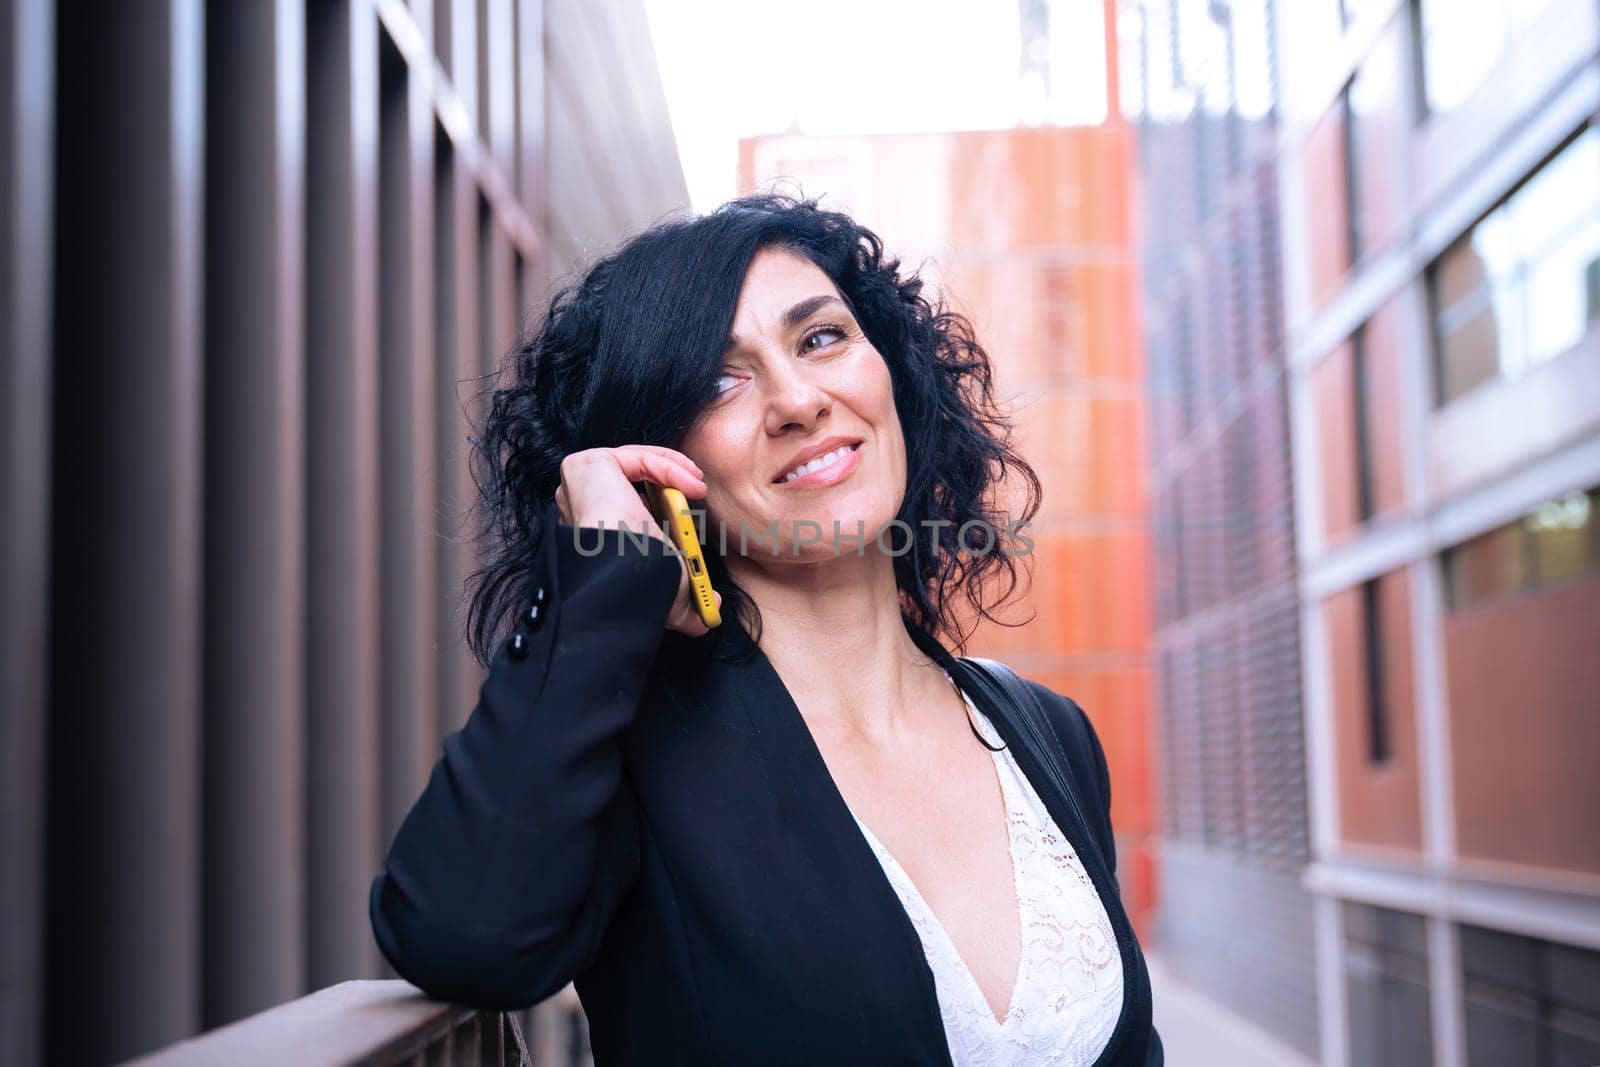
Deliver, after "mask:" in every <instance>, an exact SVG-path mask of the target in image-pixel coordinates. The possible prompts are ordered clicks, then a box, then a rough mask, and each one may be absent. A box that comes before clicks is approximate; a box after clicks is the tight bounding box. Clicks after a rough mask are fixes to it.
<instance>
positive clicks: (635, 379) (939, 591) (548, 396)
mask: <svg viewBox="0 0 1600 1067" xmlns="http://www.w3.org/2000/svg"><path fill="white" fill-rule="evenodd" d="M772 246H777V247H782V248H786V249H789V250H792V251H795V252H797V253H799V254H801V255H804V256H806V257H807V258H808V259H810V260H811V261H812V262H813V263H815V264H816V265H817V266H818V267H820V268H821V269H822V270H823V271H824V272H825V273H826V274H827V275H828V277H829V278H831V279H832V280H833V283H834V285H835V286H836V287H837V288H838V290H839V292H840V295H842V296H843V297H844V299H845V302H846V303H847V304H848V305H849V307H850V310H851V311H852V312H853V314H854V315H855V318H856V321H857V323H858V324H859V325H860V326H861V328H862V330H863V331H864V332H865V333H866V336H867V339H868V340H870V341H871V342H872V344H873V346H874V347H875V348H876V349H877V350H878V352H879V353H880V354H881V355H882V357H883V359H884V361H885V363H887V365H888V369H889V376H890V380H891V381H892V383H893V392H894V402H895V407H896V409H897V411H898V413H899V418H900V427H901V430H902V432H903V433H904V435H905V445H906V489H905V498H904V500H903V502H902V504H901V507H900V511H899V514H898V516H897V517H898V518H899V519H900V520H901V521H902V522H904V523H906V524H907V525H908V526H909V527H910V528H911V529H912V530H913V531H916V533H915V539H914V542H913V545H912V547H911V549H910V550H909V551H906V552H904V553H902V554H900V555H897V556H896V557H895V562H894V567H895V581H896V584H897V585H898V586H899V589H900V600H901V613H902V615H903V616H904V618H905V621H906V624H907V628H908V630H909V631H910V634H911V636H912V638H913V639H914V640H915V641H916V643H917V644H918V646H919V647H921V648H922V649H924V651H926V652H927V653H928V654H929V655H930V656H932V657H933V658H935V659H936V660H938V661H939V662H947V661H948V658H949V655H950V653H949V652H948V651H947V650H946V649H945V647H944V646H943V645H942V644H941V643H940V635H941V634H943V635H947V636H948V637H949V638H950V639H951V641H952V644H953V645H954V647H955V648H957V649H958V650H959V649H961V648H964V647H965V643H966V640H967V638H968V637H969V636H970V634H971V630H972V628H973V627H975V626H976V625H977V623H978V621H979V620H980V619H983V618H988V619H991V620H992V621H998V620H994V616H993V615H991V614H990V607H991V606H993V605H996V604H999V603H1003V602H1004V601H1005V600H1006V599H1007V598H1008V597H1010V595H1011V594H1012V592H1014V591H1015V589H1016V586H1017V573H1016V572H1017V566H1016V556H1014V555H1013V554H1012V553H1010V552H1007V551H1004V544H1003V539H1001V538H998V537H986V538H985V540H986V542H987V543H986V544H985V545H983V546H977V545H972V544H970V543H969V544H966V545H963V544H961V543H960V542H959V540H958V537H959V534H960V532H961V531H962V529H963V525H964V524H966V523H969V522H976V523H987V524H988V528H989V530H993V531H999V530H1002V529H1006V528H1007V525H1006V522H1005V521H1003V519H1002V516H1001V512H1000V509H999V504H998V503H997V501H996V500H995V499H994V496H995V490H996V488H997V485H998V484H999V483H1000V482H1003V481H1009V480H1010V478H1011V477H1012V476H1013V475H1015V476H1016V477H1017V478H1018V479H1019V480H1020V483H1021V487H1022V490H1023V500H1022V506H1021V511H1020V513H1019V515H1018V516H1017V518H1016V519H1015V520H1013V522H1016V523H1025V522H1027V521H1029V520H1031V519H1032V518H1033V516H1034V514H1035V512H1036V511H1037V510H1038V507H1039V501H1040V496H1041V491H1040V486H1039V479H1038V476H1037V475H1036V474H1035V473H1034V471H1033V468H1032V467H1030V466H1029V465H1028V464H1027V462H1026V461H1024V460H1023V459H1022V457H1021V456H1020V455H1019V454H1018V453H1017V452H1016V451H1015V449H1014V448H1013V445H1012V437H1011V427H1010V424H1009V423H1008V422H1007V421H1006V420H1005V419H1004V418H1003V417H1002V415H1001V414H1000V413H999V411H998V409H997V406H996V404H995V398H994V393H993V383H992V372H991V368H990V364H989V357H988V355H987V353H985V352H984V350H983V348H982V347H981V346H980V345H979V344H978V341H977V339H976V338H975V337H974V335H973V330H972V325H971V323H970V322H969V321H968V320H967V319H966V318H965V317H964V316H962V315H960V314H957V313H955V312H952V311H950V310H947V309H946V307H945V305H944V303H943V301H942V299H938V300H937V302H936V303H933V304H930V303H929V300H928V298H927V297H925V296H924V295H923V286H924V283H923V281H922V279H921V278H920V277H919V276H918V275H917V274H915V273H911V274H908V275H904V276H903V275H902V274H901V269H900V261H899V260H898V259H886V258H885V256H884V249H883V242H882V241H881V240H880V239H879V238H878V236H877V235H876V234H874V233H873V232H872V231H871V230H869V229H867V228H866V227H864V226H862V225H861V224H859V223H858V222H856V221H855V220H853V219H852V218H850V217H849V216H848V215H845V214H843V213H840V212H837V211H826V210H823V209H822V208H820V207H819V206H818V204H817V201H816V200H815V199H800V198H796V197H791V196H786V195H781V194H776V193H767V194H761V195H756V196H747V197H742V198H740V199H737V200H731V201H729V202H728V203H726V204H723V205H722V206H721V207H719V208H717V209H716V210H715V211H713V212H711V213H710V214H708V215H701V216H691V217H688V218H669V219H668V220H667V221H664V222H660V223H658V224H656V225H654V226H652V227H651V228H649V229H647V230H645V231H644V232H643V233H640V234H639V235H637V236H635V237H634V238H632V239H631V240H629V241H628V242H626V243H625V244H624V245H622V247H621V248H619V249H618V250H616V251H614V252H612V253H611V254H610V255H607V256H605V257H604V258H602V259H601V260H599V261H598V262H596V263H595V264H594V265H593V266H591V267H590V268H589V269H588V270H587V272H585V273H584V274H583V276H582V277H581V278H579V279H578V280H576V281H573V282H571V283H570V284H568V285H566V286H564V287H562V288H560V289H559V290H558V291H557V292H556V294H555V295H554V296H553V297H552V298H551V300H550V305H549V308H548V311H547V313H546V314H545V315H544V316H543V318H542V320H541V321H540V322H539V323H538V325H537V326H536V327H535V328H534V329H533V331H532V332H531V333H530V334H528V335H526V336H524V337H523V338H522V339H521V340H520V341H519V342H518V343H517V345H516V347H515V348H514V349H513V350H512V351H511V352H510V353H509V354H508V357H507V360H506V365H505V366H504V367H503V368H502V370H501V372H500V382H499V383H498V384H499V387H498V388H494V389H492V392H491V393H490V402H489V405H488V411H487V414H486V416H485V419H484V424H483V428H482V433H481V435H480V436H476V437H473V438H471V444H472V454H471V465H472V473H473V480H474V481H475V482H476V483H477V487H478V492H479V497H478V500H477V505H476V506H477V508H478V509H479V512H480V516H481V524H480V525H479V527H478V531H477V535H478V537H479V539H480V542H481V544H482V548H483V558H484V560H485V561H486V562H485V563H484V565H483V566H482V567H481V568H480V569H479V570H477V571H476V572H474V573H473V574H472V575H471V576H470V577H469V578H468V579H467V584H468V586H469V587H471V588H472V600H471V606H470V609H469V612H468V618H467V640H468V643H469V645H470V647H471V649H472V652H473V654H474V655H475V656H476V657H477V658H478V660H479V662H480V663H482V664H483V665H485V666H487V665H488V663H489V661H490V660H491V659H492V657H493V652H494V647H495V645H496V644H497V643H498V641H499V639H500V637H501V636H502V634H503V633H504V631H505V630H506V629H507V628H508V626H509V625H510V623H511V621H512V617H513V616H514V615H515V613H516V611H517V610H518V608H519V606H520V605H521V604H522V603H523V602H524V601H525V600H526V599H527V598H528V596H529V595H531V592H532V590H531V585H532V582H533V578H532V576H531V575H532V567H533V564H534V561H535V559H536V558H537V550H538V545H539V540H540V537H541V535H543V534H544V533H545V532H546V531H543V530H541V529H540V526H541V524H543V523H545V521H546V507H547V505H548V504H549V502H550V501H551V500H552V499H553V498H554V496H555V492H556V488H557V486H558V485H559V483H560V478H561V461H562V460H563V459H565V458H566V456H568V455H569V454H571V453H573V452H576V451H580V450H582V449H586V448H601V447H616V446H618V445H623V444H656V445H665V446H667V447H670V448H678V447H680V444H681V442H682V441H683V439H684V438H685V436H686V435H687V434H688V432H689V430H690V428H691V427H692V426H693V424H694V422H695V419H696V418H697V417H698V415H699V414H700V412H701V411H703V410H704V409H705V407H706V406H707V404H708V403H709V402H710V401H711V399H712V398H713V396H714V395H715V384H716V381H717V377H718V374H719V373H720V368H721V353H722V352H723V349H724V347H725V346H726V342H727V338H728V335H729V333H730V331H731V329H732V325H733V318H734V312H735V309H736V305H737V303H738V296H739V290H740V287H741V285H742V283H743V281H744V277H745V273H746V271H747V270H748V268H749V265H750V261H751V260H752V259H753V258H754V256H755V254H756V253H757V252H758V251H759V250H761V249H763V248H767V247H772ZM936 299H937V298H936ZM549 514H554V513H553V512H550V513H549ZM982 528H983V527H981V526H980V527H979V529H982ZM707 547H708V548H709V547H710V546H707ZM707 565H708V568H709V571H710V577H711V580H712V584H713V585H714V586H715V587H716V588H717V589H718V591H720V592H721V593H722V596H723V606H724V609H725V613H726V609H728V608H729V607H730V606H731V607H733V608H734V610H736V611H738V612H739V617H740V619H742V620H744V621H745V622H746V624H747V627H748V628H749V630H750V634H751V636H752V637H753V638H755V639H756V640H757V641H759V639H760V632H761V621H760V613H759V611H757V610H756V606H755V603H754V601H752V600H751V598H750V597H749V595H748V594H747V593H745V591H744V590H742V589H740V588H739V587H738V586H737V585H736V584H735V583H734V582H733V581H732V580H731V579H730V578H729V576H728V572H727V569H726V567H725V566H724V564H723V561H722V559H721V558H720V557H718V556H717V555H716V554H715V553H714V552H708V553H707ZM996 573H1004V574H1005V576H1006V578H1007V580H1008V581H1007V585H1006V587H1005V590H1004V591H1003V592H1002V593H1000V594H999V595H998V596H993V595H991V594H992V593H993V590H991V589H989V587H988V586H989V578H990V577H991V576H992V575H994V574H996ZM963 601H964V602H965V605H966V607H970V608H971V609H972V617H971V618H970V619H969V620H968V622H969V623H970V625H968V626H967V627H966V628H965V629H963V623H962V618H961V611H962V602H963ZM728 630H729V627H728V626H727V625H724V626H722V627H720V628H719V629H716V630H713V631H711V633H710V634H708V635H706V636H705V637H703V638H698V639H694V641H693V642H692V643H693V644H695V645H700V646H710V650H711V651H715V646H718V645H720V644H722V642H721V641H720V637H721V636H722V635H724V634H725V633H726V632H727V631H728ZM669 636H671V635H669Z"/></svg>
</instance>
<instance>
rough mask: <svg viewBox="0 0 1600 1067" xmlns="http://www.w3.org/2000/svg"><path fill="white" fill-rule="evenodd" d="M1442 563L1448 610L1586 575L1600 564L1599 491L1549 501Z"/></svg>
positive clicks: (1449, 551)
mask: <svg viewBox="0 0 1600 1067" xmlns="http://www.w3.org/2000/svg"><path fill="white" fill-rule="evenodd" d="M1443 559H1444V568H1445V588H1446V590H1447V593H1448V598H1449V605H1450V609H1451V610H1452V611H1458V610H1461V609H1463V608H1470V607H1473V606H1475V605H1478V604H1482V603H1486V602H1488V601H1491V600H1494V599H1497V598H1499V597H1502V596H1506V595H1509V594H1512V593H1517V592H1521V591H1524V590H1530V589H1538V588H1541V587H1544V586H1548V585H1554V584H1555V583H1557V582H1562V581H1566V580H1568V579H1571V578H1576V577H1579V576H1580V575H1583V574H1586V573H1588V572H1589V571H1591V570H1593V569H1595V567H1596V566H1600V487H1596V488H1594V489H1590V490H1589V491H1588V492H1575V493H1569V494H1567V495H1566V496H1564V497H1561V498H1559V499H1556V500H1552V501H1549V502H1548V503H1546V504H1543V505H1541V506H1540V507H1539V508H1537V509H1536V510H1534V511H1533V512H1531V513H1529V514H1528V515H1527V516H1525V517H1523V518H1521V519H1519V520H1517V521H1516V522H1512V523H1507V524H1506V525H1504V526H1501V527H1498V528H1497V529H1493V530H1490V531H1489V532H1488V533H1484V534H1480V535H1479V536H1477V537H1474V538H1473V539H1472V540H1470V541H1464V542H1462V543H1461V544H1459V545H1455V546H1453V547H1451V548H1448V549H1446V550H1445V552H1444V556H1443Z"/></svg>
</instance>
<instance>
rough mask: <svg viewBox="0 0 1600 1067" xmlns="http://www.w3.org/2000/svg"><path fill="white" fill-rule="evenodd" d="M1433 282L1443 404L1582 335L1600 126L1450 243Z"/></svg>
mask: <svg viewBox="0 0 1600 1067" xmlns="http://www.w3.org/2000/svg"><path fill="white" fill-rule="evenodd" d="M1432 282H1433V286H1432V293H1433V303H1434V329H1435V335H1436V339H1437V347H1438V351H1437V399H1438V402H1439V403H1441V404H1446V403H1449V402H1450V401H1452V400H1454V399H1456V398H1457V397H1459V396H1461V395H1463V394H1464V393H1466V392H1468V391H1469V390H1471V389H1472V388H1473V387H1475V386H1477V385H1479V384H1481V383H1483V382H1485V381H1489V380H1491V379H1494V378H1516V377H1518V376H1520V375H1522V374H1524V373H1526V372H1527V371H1528V370H1530V369H1531V368H1533V367H1535V366H1537V365H1539V364H1540V363H1543V362H1545V361H1547V360H1550V359H1553V358H1554V357H1556V356H1558V355H1560V354H1562V353H1563V352H1565V351H1567V350H1568V349H1569V348H1571V347H1572V346H1573V345H1575V344H1577V343H1578V342H1579V341H1580V340H1582V339H1583V337H1584V336H1585V335H1586V334H1587V332H1588V331H1589V330H1590V328H1591V327H1592V326H1593V325H1594V323H1595V321H1596V319H1597V318H1600V129H1597V128H1596V127H1593V126H1589V127H1586V128H1585V129H1584V131H1583V132H1582V133H1581V134H1580V135H1579V136H1578V137H1577V138H1576V139H1574V140H1573V141H1572V142H1571V143H1569V144H1568V145H1567V146H1566V147H1565V148H1563V149H1562V150H1561V151H1560V152H1558V153H1557V154H1556V155H1555V156H1554V157H1553V158H1552V159H1551V160H1550V161H1549V162H1548V163H1546V164H1545V165H1544V166H1543V167H1541V168H1540V169H1539V170H1538V171H1536V172H1535V173H1534V175H1533V177H1531V178H1530V179H1528V181H1527V182H1525V183H1524V184H1523V185H1522V187H1521V188H1519V189H1518V190H1517V191H1516V192H1515V193H1513V194H1512V195H1511V196H1510V197H1509V198H1508V199H1507V200H1506V201H1505V202H1504V203H1502V204H1501V205H1500V206H1499V207H1497V208H1495V209H1494V210H1493V211H1491V212H1490V213H1489V214H1488V215H1487V216H1485V217H1484V218H1483V219H1482V220H1481V221H1480V222H1479V223H1478V224H1477V225H1476V226H1474V227H1473V228H1472V229H1471V230H1470V231H1469V232H1468V233H1467V234H1466V235H1465V236H1464V237H1462V238H1461V239H1460V240H1459V241H1457V242H1456V243H1455V244H1454V245H1452V246H1451V247H1450V248H1449V249H1447V250H1446V251H1445V253H1444V254H1443V255H1442V256H1440V257H1439V259H1438V260H1437V261H1436V262H1435V263H1434V266H1433V270H1432Z"/></svg>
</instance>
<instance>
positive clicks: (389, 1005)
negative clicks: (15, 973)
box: [129, 979, 579, 1067]
mask: <svg viewBox="0 0 1600 1067" xmlns="http://www.w3.org/2000/svg"><path fill="white" fill-rule="evenodd" d="M568 989H569V990H570V987H568ZM566 992H567V991H566V990H564V991H563V993H566ZM578 1010H579V1009H578V1007H577V1003H576V998H575V997H571V996H563V995H562V994H560V993H558V994H557V995H556V996H554V997H551V998H550V999H549V1000H547V1001H545V1002H544V1003H543V1004H540V1005H539V1006H538V1008H536V1009H533V1011H536V1012H538V1019H539V1022H540V1026H539V1027H538V1028H539V1029H540V1030H541V1031H543V1030H545V1029H547V1027H546V1025H544V1024H545V1023H546V1021H547V1020H548V1021H549V1022H556V1021H558V1020H559V1018H560V1016H563V1015H567V1014H569V1013H576V1012H577V1011H578ZM531 1015H532V1012H527V1013H516V1012H494V1011H480V1010H477V1009H474V1008H467V1007H463V1006H461V1005H459V1004H449V1003H445V1002H443V1001H438V1000H432V999H430V998H428V997H427V996H426V995H424V994H423V993H422V992H421V991H420V990H418V989H417V988H416V987H415V986H413V985H411V984H410V983H409V982H405V981H401V980H398V979H391V980H364V979H359V980H352V981H348V982H340V983H339V984H338V985H332V986H329V987H327V988H326V989H320V990H318V991H317V992H315V993H311V994H309V995H307V996H304V997H301V998H299V999H298V1000H292V1001H289V1002H288V1003H286V1004H280V1005H278V1006H277V1007H275V1008H269V1009H267V1010H266V1011H263V1012H260V1013H258V1014H256V1015H252V1016H250V1017H249V1018H246V1019H241V1020H239V1021H238V1022H235V1023H230V1024H229V1025H227V1026H222V1027H218V1028H217V1029H215V1030H211V1031H208V1032H206V1033H203V1034H199V1035H197V1036H195V1037H192V1038H189V1039H188V1040H186V1041H180V1042H178V1043H177V1044H175V1045H171V1046H168V1047H167V1048H164V1049H159V1050H157V1051H155V1052H152V1053H150V1054H148V1055H145V1056H142V1057H140V1058H138V1059H136V1060H131V1061H129V1065H130V1067H211V1065H213V1064H218V1063H227V1064H241V1065H245V1067H249V1065H251V1064H260V1065H262V1067H267V1065H273V1067H276V1065H279V1064H285V1063H292V1064H295V1065H296V1067H357V1065H361V1067H368V1065H370V1067H385V1065H389V1064H413V1063H414V1064H418V1065H421V1064H428V1065H430V1067H431V1065H460V1067H467V1065H470V1067H534V1065H535V1064H537V1065H538V1067H554V1065H556V1064H565V1063H568V1062H571V1056H570V1055H569V1054H568V1053H567V1050H566V1049H565V1048H562V1047H561V1045H562V1042H559V1041H551V1040H541V1041H539V1042H538V1045H539V1046H540V1047H541V1053H542V1054H541V1055H540V1056H539V1057H538V1059H535V1058H534V1056H533V1055H532V1054H530V1052H529V1049H528V1045H527V1042H526V1041H525V1040H524V1036H523V1029H524V1027H523V1025H522V1023H521V1022H520V1021H519V1016H527V1017H531ZM551 1029H553V1028H551ZM538 1036H539V1037H540V1038H545V1037H546V1036H547V1035H545V1034H544V1033H542V1032H541V1033H540V1034H539V1035H538ZM550 1036H554V1035H550Z"/></svg>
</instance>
